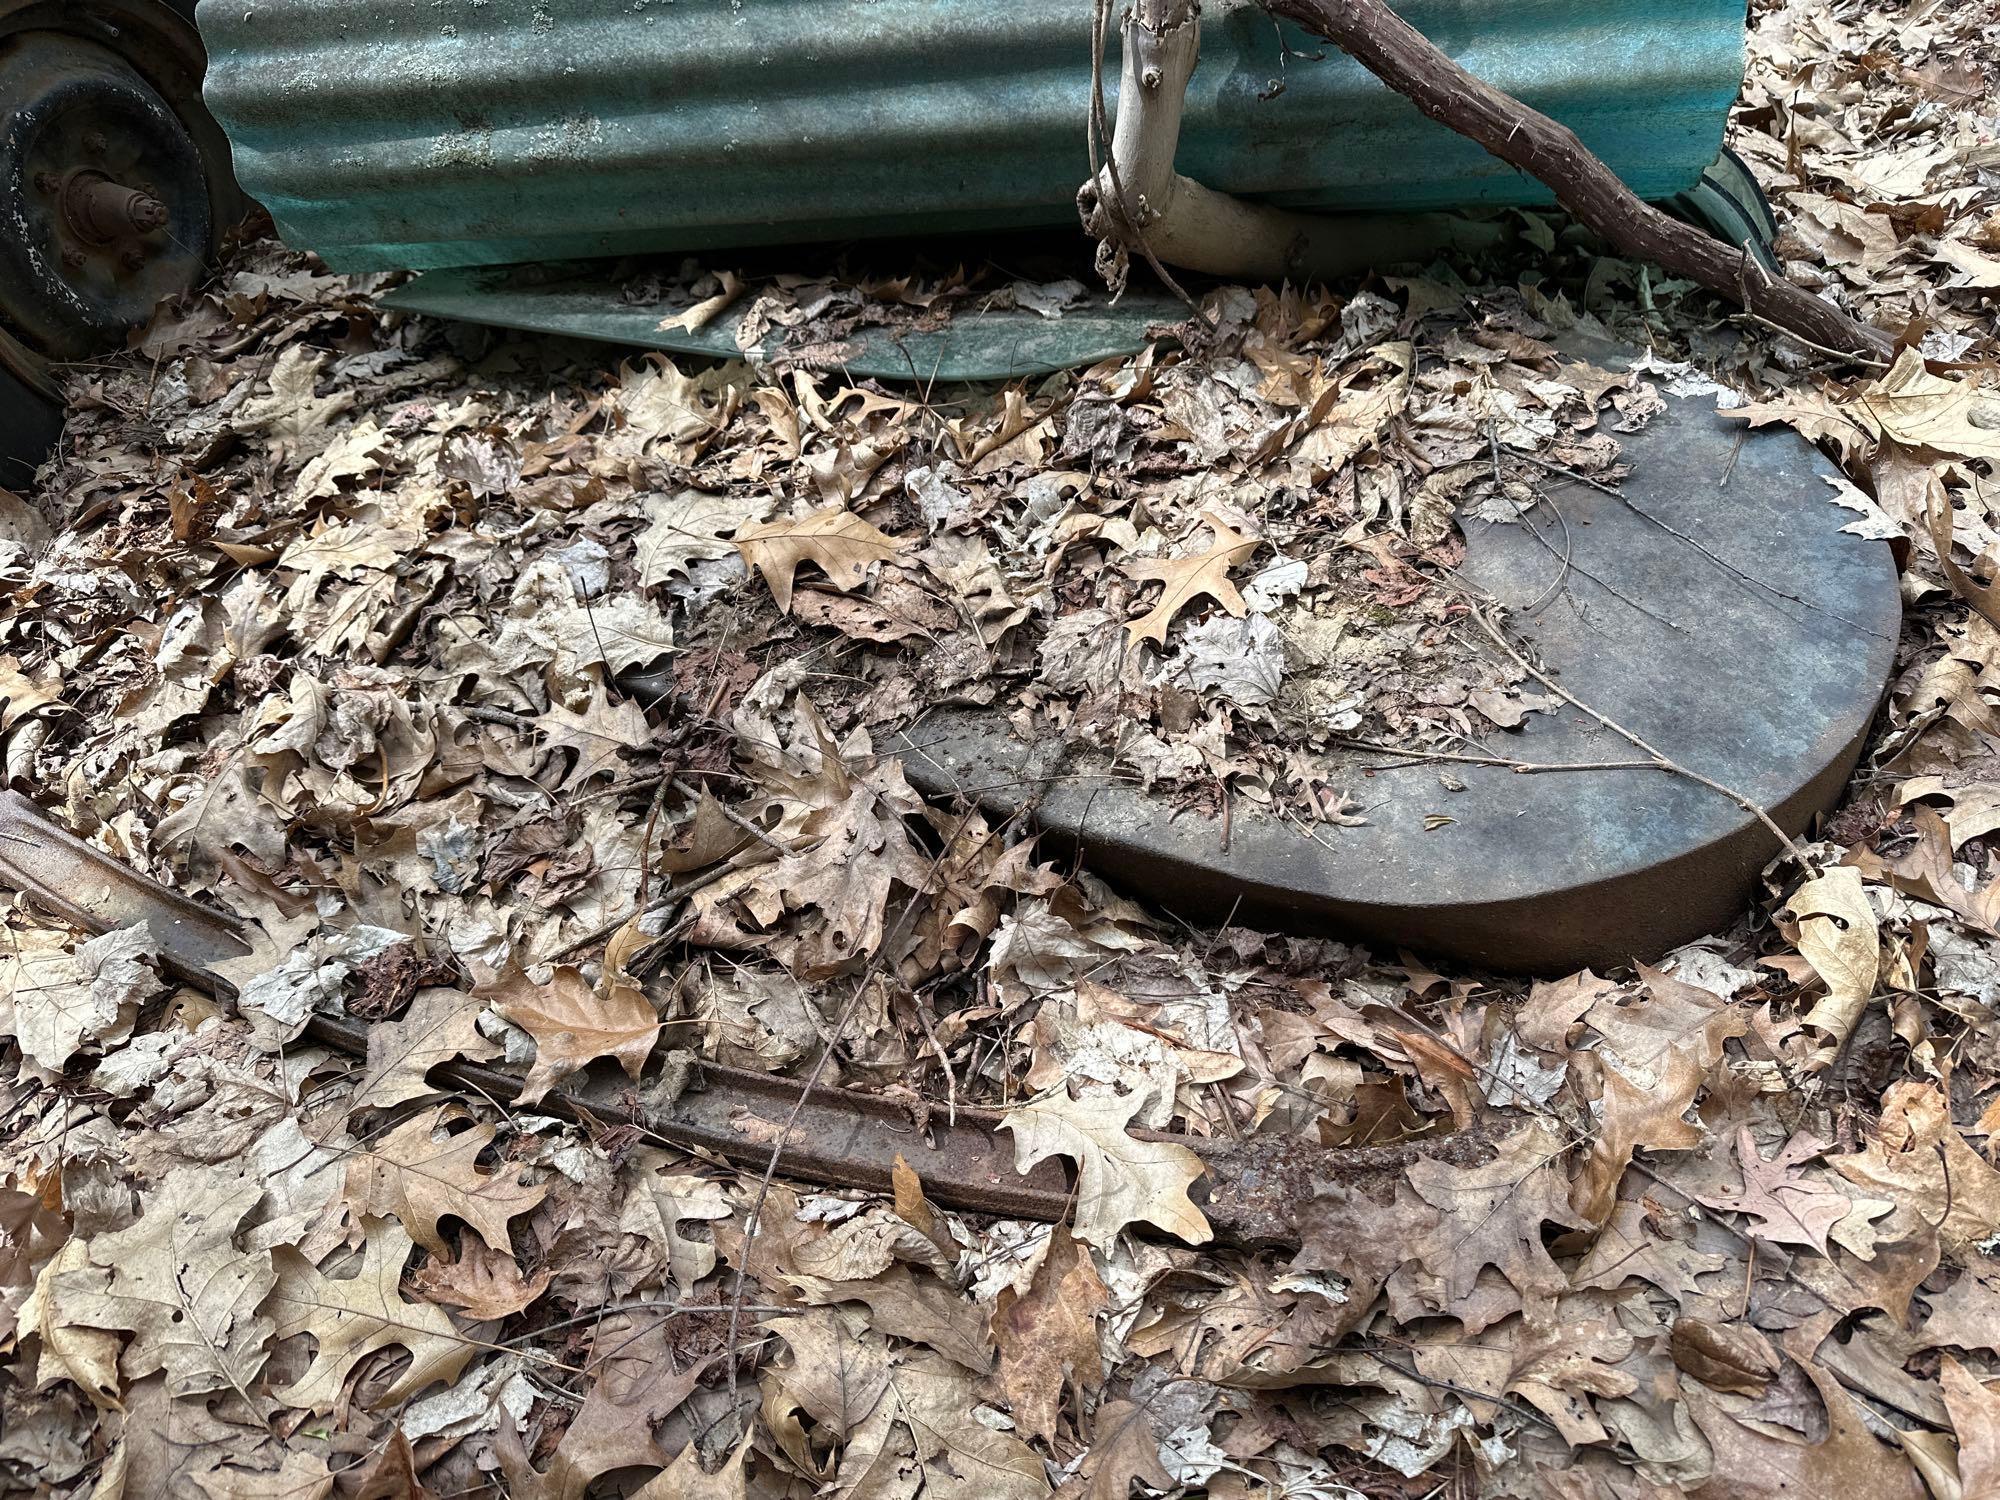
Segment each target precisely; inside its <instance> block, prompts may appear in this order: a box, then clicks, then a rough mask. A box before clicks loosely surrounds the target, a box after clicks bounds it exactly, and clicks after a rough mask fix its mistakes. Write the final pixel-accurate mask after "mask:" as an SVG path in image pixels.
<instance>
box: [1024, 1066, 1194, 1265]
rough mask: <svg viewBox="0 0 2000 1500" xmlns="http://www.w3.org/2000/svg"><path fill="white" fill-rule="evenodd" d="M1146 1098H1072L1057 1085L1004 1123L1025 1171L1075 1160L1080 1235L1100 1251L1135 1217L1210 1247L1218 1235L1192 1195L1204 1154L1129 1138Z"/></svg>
mask: <svg viewBox="0 0 2000 1500" xmlns="http://www.w3.org/2000/svg"><path fill="white" fill-rule="evenodd" d="M1141 1102H1143V1101H1141V1099H1140V1098H1139V1096H1138V1095H1136V1094H1127V1095H1122V1096H1121V1095H1118V1094H1093V1095H1090V1096H1088V1097H1086V1098H1083V1099H1072V1098H1070V1097H1069V1095H1068V1094H1067V1093H1066V1092H1064V1091H1062V1090H1060V1089H1058V1090H1057V1091H1055V1092H1054V1093H1051V1094H1048V1095H1046V1096H1044V1097H1043V1098H1040V1099H1035V1100H1032V1101H1030V1102H1029V1103H1027V1104H1024V1105H1022V1106H1021V1107H1020V1108H1019V1109H1015V1110H1011V1111H1009V1112H1008V1114H1007V1117H1006V1118H1005V1119H1004V1120H1002V1121H1001V1122H1000V1128H1001V1129H1002V1130H1010V1131H1012V1132H1013V1133H1014V1170H1015V1171H1017V1172H1026V1171H1028V1170H1029V1169H1030V1168H1031V1167H1033V1166H1035V1165H1036V1164H1037V1163H1039V1162H1042V1161H1046V1160H1047V1159H1048V1158H1049V1157H1051V1156H1067V1157H1071V1158H1073V1159H1074V1160H1075V1162H1076V1164H1077V1188H1076V1214H1075V1220H1076V1233H1077V1237H1078V1238H1079V1239H1084V1240H1088V1241H1089V1242H1090V1243H1091V1244H1093V1245H1096V1246H1098V1247H1099V1248H1100V1249H1109V1248H1110V1247H1111V1245H1112V1244H1113V1243H1114V1242H1115V1241H1116V1240H1117V1238H1118V1233H1119V1231H1120V1230H1122V1229H1123V1228H1124V1227H1125V1226H1126V1225H1127V1224H1130V1223H1132V1222H1133V1221H1134V1220H1141V1221H1143V1222H1145V1223H1148V1224H1151V1225H1154V1226H1155V1227H1157V1228H1160V1229H1164V1230H1166V1232H1167V1233H1168V1234H1173V1235H1179V1236H1180V1237H1181V1238H1182V1239H1184V1240H1186V1241H1187V1242H1188V1243H1189V1244H1191V1245H1203V1244H1206V1243H1208V1241H1209V1240H1210V1239H1211V1238H1213V1235H1212V1233H1211V1231H1210V1230H1209V1227H1208V1220H1207V1219H1206V1218H1204V1217H1203V1216H1202V1212H1201V1210H1200V1209H1198V1208H1196V1207H1195V1206H1194V1204H1193V1202H1192V1201H1191V1200H1190V1199H1189V1198H1188V1195H1187V1190H1188V1186H1189V1185H1190V1184H1191V1183H1193V1182H1194V1181H1195V1180H1196V1179H1197V1178H1199V1177H1200V1176H1201V1175H1202V1172H1203V1171H1204V1170H1205V1168H1203V1166H1202V1164H1201V1158H1200V1157H1198V1156H1196V1155H1195V1154H1194V1153H1193V1152H1192V1151H1190V1150H1188V1148H1187V1147H1185V1146H1176V1145H1173V1144H1171V1143H1168V1142H1165V1141H1138V1140H1134V1139H1133V1138H1132V1137H1131V1136H1129V1135H1127V1134H1126V1133H1125V1125H1126V1122H1127V1121H1129V1120H1130V1119H1131V1118H1132V1116H1133V1115H1135V1114H1137V1113H1138V1112H1139V1105H1140V1104H1141Z"/></svg>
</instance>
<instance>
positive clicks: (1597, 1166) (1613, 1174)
mask: <svg viewBox="0 0 2000 1500" xmlns="http://www.w3.org/2000/svg"><path fill="white" fill-rule="evenodd" d="M1639 972H1640V975H1641V977H1642V978H1643V979H1644V981H1645V990H1644V993H1643V995H1642V996H1640V997H1636V998H1633V999H1629V1000H1626V1001H1625V1002H1624V1003H1622V1004H1621V1003H1619V1002H1618V1001H1617V1000H1616V999H1614V998H1613V997H1611V996H1608V995H1607V996H1601V997H1599V998H1598V999H1597V1000H1596V1001H1595V1003H1593V1004H1592V1005H1591V1007H1590V1010H1589V1012H1588V1014H1587V1015H1586V1017H1585V1019H1586V1020H1587V1021H1588V1022H1589V1024H1590V1026H1591V1028H1592V1029H1593V1030H1594V1031H1596V1032H1597V1033H1598V1035H1599V1036H1600V1037H1601V1038H1602V1041H1601V1043H1600V1045H1599V1046H1598V1047H1597V1048H1596V1049H1594V1050H1593V1051H1590V1052H1584V1053H1578V1054H1573V1057H1574V1061H1573V1062H1572V1064H1571V1065H1572V1067H1574V1068H1576V1069H1577V1071H1578V1074H1579V1075H1580V1076H1581V1077H1583V1078H1585V1079H1594V1081H1595V1082H1597V1084H1598V1089H1599V1096H1598V1100H1597V1105H1598V1108H1597V1113H1598V1119H1599V1126H1598V1130H1597V1133H1596V1135H1595V1136H1594V1137H1593V1138H1592V1140H1591V1142H1590V1145H1589V1147H1588V1148H1587V1149H1586V1150H1585V1151H1584V1154H1583V1163H1582V1166H1581V1169H1580V1170H1579V1171H1578V1173H1577V1177H1576V1181H1575V1183H1574V1184H1573V1185H1572V1187H1571V1190H1570V1203H1571V1206H1572V1207H1574V1208H1575V1209H1576V1211H1577V1212H1578V1213H1579V1214H1581V1215H1583V1217H1584V1218H1586V1219H1588V1220H1590V1221H1591V1222H1592V1223H1601V1222H1603V1220H1604V1219H1605V1217H1606V1216H1607V1215H1609V1214H1610V1212H1611V1209H1612V1205H1613V1204H1614V1203H1615V1202H1616V1201H1617V1197H1618V1185H1619V1183H1620V1181H1622V1180H1623V1178H1624V1176H1625V1168H1626V1166H1627V1164H1628V1163H1630V1162H1631V1160H1632V1153H1633V1152H1634V1151H1635V1150H1637V1149H1639V1148H1640V1147H1645V1148H1647V1149H1649V1150H1654V1151H1688V1150H1692V1149H1694V1148H1695V1147H1697V1146H1699V1145H1700V1144H1701V1143H1702V1141H1703V1139H1704V1136H1703V1133H1702V1132H1701V1131H1700V1130H1699V1129H1697V1128H1696V1127H1695V1126H1693V1125H1691V1124H1689V1123H1688V1122H1687V1121H1686V1120H1684V1119H1683V1118H1682V1115H1683V1114H1684V1113H1685V1112H1686V1110H1687V1107H1688V1106H1689V1105H1690V1104H1692V1103H1694V1097H1695V1095H1696V1094H1697V1093H1699V1092H1700V1090H1701V1088H1702V1086H1703V1085H1704V1084H1705V1083H1706V1082H1707V1081H1708V1076H1709V1072H1710V1070H1711V1069H1713V1068H1714V1067H1715V1066H1716V1065H1717V1064H1718V1063H1720V1062H1721V1061H1722V1051H1723V1044H1724V1043H1725V1042H1726V1041H1727V1040H1728V1039H1729V1038H1730V1037H1734V1036H1741V1035H1742V1034H1743V1031H1744V1029H1745V1027H1744V1021H1743V1018H1742V1017H1741V1016H1739V1015H1737V1014H1736V1013H1735V1012H1733V1011H1732V1010H1731V1009H1730V1008H1729V1007H1728V1006H1727V1005H1725V1004H1723V1003H1721V1002H1720V1001H1718V1000H1717V999H1716V997H1715V996H1713V995H1711V994H1709V993H1708V991H1706V990H1703V989H1698V988H1697V987H1695V986H1694V985H1691V984H1682V983H1681V982H1680V981H1678V980H1676V979H1673V978H1671V977H1670V976H1668V975H1666V974H1663V973H1661V972H1660V971H1659V970H1657V969H1652V968H1647V967H1645V966H1644V965H1641V967H1640V971H1639Z"/></svg>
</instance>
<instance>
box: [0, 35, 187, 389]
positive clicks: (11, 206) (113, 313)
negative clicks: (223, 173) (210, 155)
mask: <svg viewBox="0 0 2000 1500" xmlns="http://www.w3.org/2000/svg"><path fill="white" fill-rule="evenodd" d="M0 101H4V102H0V211H4V213H5V215H6V217H8V218H9V219H11V220H13V221H14V222H13V223H11V224H9V225H8V226H7V227H8V229H9V231H12V232H9V233H5V234H0V330H4V331H5V332H7V333H11V334H12V335H13V336H14V337H16V338H17V339H19V340H20V341H21V342H22V343H23V344H25V345H26V346H27V348H28V349H29V350H30V351H31V352H33V353H35V354H37V355H39V356H41V357H43V358H46V359H72V358H77V357H80V356H82V355H84V354H87V353H90V352H91V351H93V350H96V349H100V348H104V347H106V346H107V345H111V344H116V343H117V342H119V341H120V340H121V339H122V338H123V336H124V335H125V334H126V333H127V332H128V331H129V330H130V329H131V328H133V327H134V326H136V325H139V324H142V323H144V322H145V320H146V319H147V318H148V317H149V316H150V315H151V313H152V310H153V308H154V306H155V305H156V304H157V303H158V302H159V301H160V300H161V299H162V298H164V297H168V296H171V295H173V294H175V293H176V292H180V291H183V290H185V289H186V288H188V287H189V286H192V285H193V284H194V283H195V282H196V280H197V279H198V278H199V276H200V275H201V269H202V264H203V262H204V260H205V259H206V258H207V255H208V251H209V248H210V242H211V239H212V226H211V221H210V215H209V193H208V184H207V180H206V176H205V174H204V171H203V167H202V160H201V153H200V151H199V149H198V147H197V146H196V144H195V142H194V141H193V139H192V138H191V137H190V136H189V134H188V132H187V130H186V128H185V127H184V126H183V125H182V123H181V121H180V119H179V117H178V116H177V115H176V114H175V113H174V111H173V110H172V108H170V107H169V106H168V104H167V103H166V101H165V100H163V99H162V98H161V97H160V96H159V95H158V94H157V93H155V92H154V90H153V89H152V87H151V86H150V85H148V84H147V82H146V81H145V80H144V79H143V78H141V77H140V76H139V75H138V74H137V73H136V72H134V71H133V70H132V69H131V68H130V67H129V66H127V65H126V64H125V63H124V62H122V61H121V60H120V59H119V58H118V57H117V56H116V55H114V54H113V53H111V52H110V51H109V50H108V49H106V48H104V47H101V46H99V45H97V44H96V43H94V42H90V41H87V40H84V39H81V38H77V37H70V36H62V35H58V34H55V33H51V32H35V31H30V32H24V33H20V34H17V35H14V36H11V37H8V38H6V39H5V40H4V41H0Z"/></svg>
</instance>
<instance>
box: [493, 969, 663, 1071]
mask: <svg viewBox="0 0 2000 1500" xmlns="http://www.w3.org/2000/svg"><path fill="white" fill-rule="evenodd" d="M475 993H476V994H477V995H478V997H479V998H480V999H482V1000H484V1001H486V1002H487V1004H489V1005H491V1006H492V1007H493V1009H494V1010H496V1011H498V1012H499V1013H500V1014H501V1016H503V1017H504V1018H505V1019H506V1020H508V1021H509V1022H511V1023H512V1024H514V1025H516V1026H518V1027H520V1028H521V1029H522V1030H523V1031H525V1032H527V1033H528V1035H529V1036H531V1037H533V1038H534V1039H535V1065H534V1067H532V1068H530V1069H529V1070H528V1077H527V1080H526V1082H525V1083H524V1084H523V1085H522V1088H521V1095H520V1102H521V1103H523V1104H535V1103H538V1102H539V1101H540V1100H541V1098H542V1096H543V1095H545V1094H546V1093H548V1091H549V1089H550V1088H551V1087H553V1086H554V1085H555V1084H556V1083H557V1082H558V1081H560V1080H561V1079H564V1078H567V1077H569V1075H570V1074H572V1073H574V1072H576V1071H577V1070H578V1069H580V1068H582V1067H583V1066H584V1065H585V1064H587V1063H590V1062H592V1061H594V1060H595V1059H597V1058H600V1057H615V1058H616V1059H617V1060H618V1064H619V1066H620V1067H622V1068H624V1070H625V1072H626V1073H627V1074H628V1075H629V1076H630V1077H632V1078H637V1077H638V1076H639V1070H640V1069H641V1068H643V1067H645V1065H646V1059H647V1057H648V1056H650V1055H651V1053H652V1050H653V1044H654V1043H655V1042H657V1041H658V1040H659V1039H660V1018H659V1016H658V1015H657V1014H655V1012H654V1010H653V1007H652V1005H651V1004H650V1003H648V1001H647V1000H646V997H645V996H644V995H643V994H642V993H641V992H640V991H639V990H638V989H637V988H635V987H633V986H631V985H612V986H610V987H609V988H608V990H607V992H606V993H604V994H602V995H600V994H598V993H596V992H595V991H593V990H592V989H591V987H590V982H589V981H588V980H586V979H585V978H584V977H583V975H582V973H581V972H579V971H578V970H576V969H573V968H571V967H569V966H568V965H566V964H565V965H559V966H558V967H557V968H556V970H555V972H554V973H553V974H551V975H550V976H549V982H548V983H547V984H536V983H535V982H534V981H533V980H532V979H530V978H529V977H528V976H527V975H526V974H525V973H522V972H521V971H520V970H515V971H514V972H512V973H510V974H508V975H506V976H504V977H503V978H501V979H500V980H499V981H497V982H496V983H494V984H492V985H490V986H481V987H480V988H479V989H478V990H477V991H475Z"/></svg>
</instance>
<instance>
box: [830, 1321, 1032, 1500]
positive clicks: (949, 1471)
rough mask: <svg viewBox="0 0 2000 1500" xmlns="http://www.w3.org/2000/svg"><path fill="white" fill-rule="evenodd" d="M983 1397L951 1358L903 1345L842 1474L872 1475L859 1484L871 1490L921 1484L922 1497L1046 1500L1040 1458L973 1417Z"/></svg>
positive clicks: (851, 1444) (852, 1441)
mask: <svg viewBox="0 0 2000 1500" xmlns="http://www.w3.org/2000/svg"><path fill="white" fill-rule="evenodd" d="M980 1399H981V1396H980V1388H979V1384H978V1382H977V1381H976V1380H975V1379H974V1378H973V1377H972V1376H970V1375H968V1374H967V1373H966V1372H965V1371H964V1370H961V1369H959V1368H958V1367H957V1366H956V1365H954V1364H952V1363H951V1362H950V1361H949V1360H946V1359H944V1358H943V1357H942V1356H940V1355H937V1354H932V1353H930V1352H928V1351H925V1352H922V1353H919V1352H917V1351H914V1350H906V1351H904V1353H903V1354H902V1355H901V1356H900V1357H899V1358H898V1360H897V1362H896V1363H895V1364H893V1365H892V1366H891V1368H890V1371H889V1379H888V1382H887V1386H886V1388H885V1390H884V1392H883V1395H882V1400H881V1401H880V1402H879V1403H878V1404H877V1405H876V1407H875V1410H874V1411H873V1412H871V1413H869V1415H868V1418H867V1420H866V1421H864V1422H863V1423H862V1424H861V1426H860V1427H859V1428H858V1429H857V1430H856V1431H855V1432H854V1433H853V1434H852V1435H851V1436H850V1437H849V1439H848V1443H847V1448H846V1451H845V1452H844V1453H843V1454H842V1455H841V1465H840V1471H841V1473H842V1475H843V1476H844V1475H848V1474H853V1475H855V1476H857V1477H858V1478H860V1479H872V1480H873V1481H874V1482H872V1483H865V1484H857V1486H856V1490H857V1491H858V1492H860V1493H867V1494H883V1495H887V1494H897V1495H906V1494H915V1493H917V1490H918V1488H921V1491H922V1494H923V1496H924V1500H1042V1497H1044V1496H1047V1495H1048V1494H1049V1492H1050V1491H1049V1481H1048V1477H1047V1473H1046V1471H1045V1470H1044V1469H1043V1467H1042V1461H1041V1459H1039V1458H1037V1457H1036V1456H1035V1450H1034V1449H1032V1448H1030V1447H1029V1446H1028V1445H1027V1444H1026V1443H1024V1442H1022V1441H1021V1440H1020V1439H1019V1438H1017V1437H1015V1436H1014V1435H1013V1434H1012V1433H1008V1432H996V1431H994V1430H993V1429H992V1428H990V1427H988V1426H987V1425H986V1424H985V1423H983V1422H980V1421H978V1420H976V1419H974V1418H973V1417H972V1415H971V1414H972V1412H973V1410H974V1408H975V1407H977V1406H978V1405H979V1403H980ZM892 1476H893V1479H892ZM909 1477H915V1478H916V1479H917V1480H918V1485H917V1486H912V1485H910V1484H908V1483H907V1479H908V1478H909ZM885 1481H890V1482H885ZM894 1481H902V1482H894ZM849 1493H852V1491H850V1492H849Z"/></svg>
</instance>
